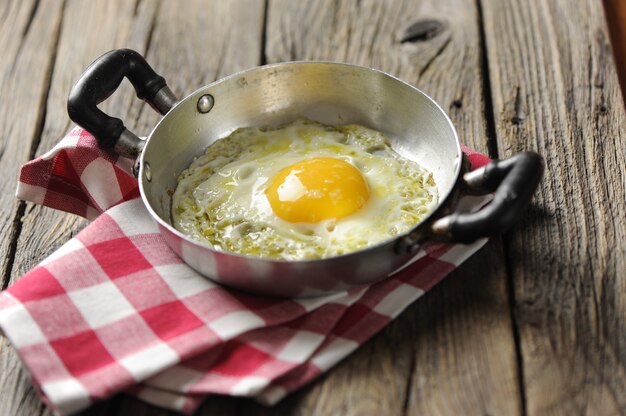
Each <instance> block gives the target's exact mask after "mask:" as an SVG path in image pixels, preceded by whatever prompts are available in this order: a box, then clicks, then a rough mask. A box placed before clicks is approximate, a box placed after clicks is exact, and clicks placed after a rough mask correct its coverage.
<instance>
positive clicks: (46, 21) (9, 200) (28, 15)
mask: <svg viewBox="0 0 626 416" xmlns="http://www.w3.org/2000/svg"><path fill="white" fill-rule="evenodd" d="M61 14H62V2H61V1H60V0H59V1H54V2H48V3H46V4H41V5H40V4H38V2H36V1H23V2H8V3H4V7H3V8H2V10H1V11H0V45H2V52H3V59H2V62H0V97H2V104H1V105H2V107H1V108H2V111H0V137H1V139H0V177H2V179H3V180H2V181H1V182H0V230H2V231H1V232H2V238H0V273H2V283H3V286H4V285H6V284H7V283H8V272H9V270H10V267H11V262H12V261H13V250H14V244H15V239H16V238H17V232H18V229H19V224H18V222H17V220H18V218H17V216H18V206H19V202H18V201H17V200H16V199H15V197H14V195H15V186H16V183H17V182H16V179H17V173H18V169H19V166H20V165H21V164H22V163H24V162H26V161H27V160H28V159H29V158H30V156H31V152H32V149H31V148H32V145H33V143H35V144H36V143H37V141H38V140H39V137H38V136H39V134H40V130H41V126H42V124H43V116H44V114H45V100H46V94H47V93H48V88H49V84H50V73H51V64H52V62H53V58H54V52H55V48H56V40H57V37H58V32H59V24H60V19H61ZM22 209H23V206H22Z"/></svg>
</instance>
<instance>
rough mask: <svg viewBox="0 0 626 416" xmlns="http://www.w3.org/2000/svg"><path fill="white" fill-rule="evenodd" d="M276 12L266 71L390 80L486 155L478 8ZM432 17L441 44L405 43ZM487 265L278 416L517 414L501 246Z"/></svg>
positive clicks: (398, 6)
mask: <svg viewBox="0 0 626 416" xmlns="http://www.w3.org/2000/svg"><path fill="white" fill-rule="evenodd" d="M268 13H269V15H268V25H267V28H268V29H267V33H266V36H267V49H266V58H267V61H268V62H277V61H285V60H294V59H298V60H305V59H321V60H335V61H343V62H350V63H356V64H361V65H367V66H373V67H376V68H379V69H382V70H385V71H387V72H390V73H392V74H394V75H396V76H398V77H400V78H401V79H403V80H406V81H408V82H411V83H413V84H415V85H417V86H418V87H420V88H422V89H423V90H424V91H426V92H427V93H428V94H430V95H431V96H433V97H434V98H435V99H436V100H437V101H438V102H439V103H440V104H441V105H442V106H443V108H445V109H446V110H448V111H449V113H450V116H451V118H452V119H453V122H454V124H455V125H456V127H457V128H458V130H459V133H460V136H461V137H462V140H463V141H464V142H465V143H466V144H468V145H470V146H473V147H474V148H476V149H478V150H481V151H483V152H487V151H488V137H487V128H486V120H485V111H484V102H483V94H484V92H483V85H482V77H483V74H482V72H481V56H482V55H481V45H480V33H479V26H478V22H479V19H478V14H477V13H478V12H477V10H476V6H475V3H474V2H470V1H465V2H458V1H438V2H424V1H421V2H420V1H404V2H393V3H392V2H377V1H360V2H357V1H351V2H333V1H317V2H291V1H286V0H285V1H273V0H272V1H270V3H269V10H268ZM430 19H433V20H436V21H439V22H442V23H443V30H442V31H441V32H440V33H439V34H438V35H436V36H435V37H433V38H431V39H428V40H424V41H420V42H416V43H408V42H407V43H400V42H399V40H400V39H401V37H402V34H403V31H404V30H405V29H406V28H407V27H408V26H410V25H411V24H412V23H413V22H416V21H423V20H430ZM477 256H480V258H479V259H476V260H474V261H472V262H469V263H468V264H466V265H464V266H463V267H462V268H461V270H459V271H458V272H457V273H454V275H453V276H451V277H449V280H448V281H446V282H445V283H444V285H443V286H442V287H441V288H437V289H435V290H434V291H433V292H432V293H429V294H427V295H426V296H425V298H424V299H422V300H420V301H418V302H417V304H416V305H413V306H412V307H411V308H409V309H408V310H407V311H406V312H405V313H404V314H403V315H401V316H400V317H399V318H398V319H397V320H396V322H394V323H393V324H392V325H390V327H389V328H387V329H386V330H385V331H383V333H381V334H380V335H378V336H377V337H375V338H374V339H373V340H371V342H369V343H368V344H366V345H365V346H364V347H363V348H362V349H361V350H359V351H358V352H356V353H355V354H353V355H352V356H350V357H349V358H348V359H346V361H345V362H343V363H341V364H340V365H339V366H337V368H335V369H333V370H331V372H330V373H329V374H328V375H327V376H326V377H325V379H324V381H323V382H318V383H314V384H313V386H312V387H311V388H309V389H307V390H306V391H305V392H304V393H299V394H297V395H295V396H294V397H293V398H288V399H286V400H285V402H284V403H282V404H281V405H279V407H277V408H276V409H275V410H274V411H275V412H276V414H291V413H294V414H310V413H314V414H389V415H393V414H404V413H409V414H433V413H435V414H437V413H443V414H446V413H447V414H455V413H457V414H485V413H490V414H516V413H518V412H519V411H520V409H521V404H520V395H519V392H518V387H517V377H518V375H517V367H516V357H515V347H514V340H513V334H512V328H511V321H510V311H509V306H508V299H507V288H506V273H505V268H504V263H503V256H502V253H501V248H500V246H499V245H498V244H497V243H492V244H490V245H489V246H488V247H487V248H485V249H484V250H483V251H482V252H481V253H479V254H478V255H477ZM485 258H488V259H489V262H490V265H489V267H485V266H484V262H485V260H484V259H485ZM481 259H482V260H481ZM467 285H469V286H470V287H469V288H468V286H467ZM459 311H462V312H459ZM494 355H496V357H497V359H494ZM296 404H297V405H296ZM268 413H270V414H271V413H272V412H271V411H269V412H268Z"/></svg>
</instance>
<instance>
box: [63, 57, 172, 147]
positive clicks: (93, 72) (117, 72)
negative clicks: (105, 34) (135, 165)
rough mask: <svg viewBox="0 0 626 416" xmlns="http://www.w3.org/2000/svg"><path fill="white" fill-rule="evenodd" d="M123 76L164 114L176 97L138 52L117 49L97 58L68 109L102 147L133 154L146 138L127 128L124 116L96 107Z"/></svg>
mask: <svg viewBox="0 0 626 416" xmlns="http://www.w3.org/2000/svg"><path fill="white" fill-rule="evenodd" d="M124 77H126V78H128V80H129V81H130V82H131V83H132V84H133V87H134V88H135V91H136V92H137V97H139V98H140V99H142V100H144V101H147V102H148V103H149V104H150V105H151V106H152V107H153V108H154V109H155V110H156V111H158V112H160V113H161V114H165V113H167V112H168V111H169V110H170V108H172V107H173V105H174V104H175V103H176V101H177V99H176V97H175V96H174V94H173V93H172V91H171V90H170V89H169V88H168V87H167V84H166V82H165V79H164V78H163V77H161V76H160V75H158V74H157V73H156V72H154V70H153V69H152V68H151V67H150V65H148V63H147V62H146V60H145V59H144V58H143V57H142V56H141V55H140V54H139V53H137V52H135V51H133V50H131V49H117V50H113V51H110V52H107V53H105V54H104V55H102V56H101V57H99V58H98V59H96V60H95V61H94V63H92V64H91V65H90V66H89V68H87V69H86V70H85V72H84V73H83V74H82V75H81V77H80V79H79V80H78V82H77V83H76V85H74V87H73V88H72V91H71V92H70V96H69V98H68V102H67V112H68V114H69V116H70V118H71V119H72V120H73V121H74V122H75V123H76V124H78V125H79V126H81V127H83V128H84V129H85V130H87V131H89V132H90V133H91V134H93V135H94V136H95V137H96V139H97V140H98V144H99V145H100V147H101V148H102V149H106V150H113V151H114V152H115V153H118V154H120V155H122V156H126V157H132V158H134V157H137V156H138V155H139V152H140V151H141V149H142V147H143V141H142V140H141V139H139V138H138V137H137V136H136V135H135V134H133V133H131V132H130V131H129V130H127V129H126V128H125V127H124V123H123V122H122V120H120V119H119V118H115V117H111V116H109V115H107V114H105V113H104V112H102V111H101V110H100V109H98V107H97V105H98V104H100V103H101V102H102V101H104V100H106V99H107V98H108V97H109V96H110V95H111V94H113V92H115V90H116V89H117V88H118V87H119V85H120V83H121V82H122V80H123V79H124Z"/></svg>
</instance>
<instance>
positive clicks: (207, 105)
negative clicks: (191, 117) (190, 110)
mask: <svg viewBox="0 0 626 416" xmlns="http://www.w3.org/2000/svg"><path fill="white" fill-rule="evenodd" d="M213 104H215V99H213V96H212V95H211V94H204V95H203V96H202V97H200V99H199V100H198V111H199V112H201V113H202V114H205V113H208V112H209V111H211V109H212V108H213Z"/></svg>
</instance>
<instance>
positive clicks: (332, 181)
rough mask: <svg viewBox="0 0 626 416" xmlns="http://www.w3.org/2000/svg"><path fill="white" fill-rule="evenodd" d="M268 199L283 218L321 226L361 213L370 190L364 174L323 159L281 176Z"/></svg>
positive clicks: (301, 164) (308, 161)
mask: <svg viewBox="0 0 626 416" xmlns="http://www.w3.org/2000/svg"><path fill="white" fill-rule="evenodd" d="M265 195H266V196H267V199H268V200H269V203H270V205H271V207H272V210H273V211H274V213H275V214H276V215H277V216H279V217H280V218H282V219H284V220H286V221H289V222H318V221H321V220H325V219H330V218H335V219H339V218H343V217H345V216H348V215H350V214H352V213H353V212H355V211H357V210H358V209H359V208H361V207H362V206H363V205H365V203H366V202H367V200H368V199H369V196H370V190H369V186H368V184H367V181H366V180H365V178H364V177H363V175H362V174H361V172H360V171H359V170H358V169H357V168H355V167H354V166H352V165H351V164H350V163H347V162H344V161H343V160H339V159H333V158H327V157H319V158H312V159H306V160H303V161H300V162H298V163H295V164H293V165H291V166H287V167H286V168H284V169H283V170H281V171H280V172H278V174H277V175H276V176H275V177H274V179H273V180H272V182H271V183H270V186H269V187H268V188H267V189H266V191H265Z"/></svg>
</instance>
